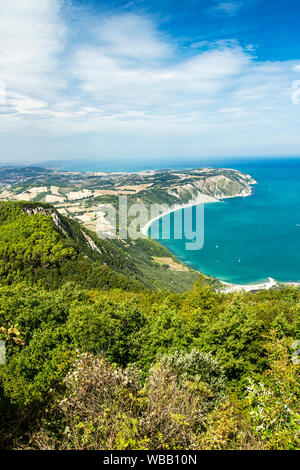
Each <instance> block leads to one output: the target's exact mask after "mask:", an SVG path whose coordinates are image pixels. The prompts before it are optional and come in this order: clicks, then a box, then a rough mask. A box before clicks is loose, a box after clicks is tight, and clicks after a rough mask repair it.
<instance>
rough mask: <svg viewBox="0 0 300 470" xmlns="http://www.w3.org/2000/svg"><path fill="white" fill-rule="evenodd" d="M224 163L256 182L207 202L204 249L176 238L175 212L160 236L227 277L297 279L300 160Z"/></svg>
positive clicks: (195, 263)
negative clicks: (167, 234) (244, 191)
mask: <svg viewBox="0 0 300 470" xmlns="http://www.w3.org/2000/svg"><path fill="white" fill-rule="evenodd" d="M224 163H225V162H222V165H221V166H223V165H224V166H227V167H228V166H230V167H231V168H236V169H238V170H241V171H244V172H246V173H249V174H251V176H252V177H253V178H254V179H255V180H256V181H257V182H258V184H257V185H254V186H253V194H252V195H251V196H249V197H237V198H232V199H225V200H224V201H222V202H218V203H212V204H205V209H204V246H203V248H202V249H201V250H199V251H186V250H185V243H186V241H187V240H185V239H182V240H174V238H173V237H172V230H173V227H172V223H173V222H174V218H172V217H171V238H170V240H162V239H160V242H161V243H162V244H163V245H165V246H166V247H167V248H168V249H169V250H170V251H171V252H172V253H174V254H175V255H176V256H177V258H179V259H180V260H181V261H183V262H184V263H186V264H188V265H189V266H191V267H193V268H195V269H197V270H199V271H201V272H203V273H205V274H208V275H211V276H214V277H217V278H219V279H221V280H223V281H227V282H233V283H237V284H247V283H252V282H256V281H261V280H266V279H267V278H268V277H272V278H274V279H276V280H277V281H281V282H288V281H298V282H299V281H300V160H286V159H285V160H274V161H257V160H256V161H252V162H251V161H248V162H243V163H241V162H230V163H231V165H228V164H227V165H226V164H224ZM228 163H229V162H228ZM219 165H220V164H219ZM219 165H218V166H219ZM215 166H217V165H215ZM192 212H193V213H194V216H195V211H190V215H189V217H191V213H192ZM187 216H188V215H187ZM172 221H173V222H172Z"/></svg>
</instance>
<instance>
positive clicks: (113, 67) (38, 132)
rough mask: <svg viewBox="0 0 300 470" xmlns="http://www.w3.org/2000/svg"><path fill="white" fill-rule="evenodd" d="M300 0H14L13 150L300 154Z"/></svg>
mask: <svg viewBox="0 0 300 470" xmlns="http://www.w3.org/2000/svg"><path fill="white" fill-rule="evenodd" d="M299 16H300V2H299V1H298V0H236V1H233V0H227V1H226V0H224V1H222V0H185V1H184V2H183V1H182V2H179V1H178V0H176V1H172V0H160V1H158V0H148V1H143V0H127V1H126V0H125V1H122V0H115V1H114V0H110V1H96V0H93V1H92V0H85V1H83V0H9V1H8V0H4V1H3V0H2V1H1V3H0V149H1V153H0V163H29V162H32V163H35V162H44V161H51V160H53V161H58V160H72V161H74V160H80V161H84V160H86V161H98V162H99V161H105V162H110V161H114V162H118V161H121V160H122V162H126V160H131V161H132V160H133V161H134V160H136V161H137V162H139V164H140V163H141V162H142V161H145V162H146V161H148V162H149V161H151V162H157V163H158V164H159V163H160V162H166V161H180V162H181V163H183V162H184V161H190V160H191V159H193V160H195V159H207V158H208V159H209V158H212V159H218V158H220V159H221V158H226V157H233V158H234V157H238V158H239V157H241V158H246V157H247V158H249V157H258V158H263V157H266V156H267V157H276V156H282V157H290V156H300V28H299Z"/></svg>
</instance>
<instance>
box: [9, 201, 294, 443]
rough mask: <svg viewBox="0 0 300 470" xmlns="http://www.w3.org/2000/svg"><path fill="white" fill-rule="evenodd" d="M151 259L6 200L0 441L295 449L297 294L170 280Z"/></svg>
mask: <svg viewBox="0 0 300 470" xmlns="http://www.w3.org/2000/svg"><path fill="white" fill-rule="evenodd" d="M91 241H92V242H93V243H92V242H91ZM94 244H95V245H94ZM95 247H96V248H97V249H95ZM153 256H160V257H164V256H169V257H170V256H171V255H170V253H168V252H167V250H166V249H165V248H163V247H160V246H159V245H158V244H157V243H155V242H152V241H147V240H139V241H136V242H135V243H132V242H130V243H126V246H125V243H124V242H122V241H120V240H119V241H116V242H115V243H113V242H112V241H103V240H97V238H96V237H95V235H93V234H92V233H91V232H88V231H86V230H84V229H82V227H80V226H79V225H78V224H77V223H75V222H74V221H70V220H68V219H65V218H63V217H61V216H59V215H58V214H57V212H56V211H55V210H54V209H53V208H52V207H51V206H47V205H41V204H38V203H1V205H0V278H1V285H0V340H2V341H4V342H5V345H6V364H5V365H0V447H1V448H6V449H11V448H15V449H119V450H125V449H219V450H222V449H298V448H299V424H300V422H299V420H300V417H299V398H300V397H299V364H297V360H296V359H297V358H296V359H295V355H294V354H293V353H294V349H293V342H294V340H295V339H296V338H299V325H300V322H299V312H300V291H299V290H298V289H297V288H295V287H284V286H283V287H281V288H280V289H271V290H269V291H260V292H256V293H239V294H233V293H230V294H223V293H220V292H218V290H217V288H218V283H214V282H213V280H211V279H207V278H206V277H205V276H202V275H200V276H197V274H196V273H193V272H176V273H175V272H174V273H173V272H172V274H174V275H175V274H178V276H185V275H189V276H193V280H195V279H196V278H197V281H196V282H195V283H194V287H193V288H192V289H189V290H186V289H184V288H180V289H177V288H176V283H177V284H178V286H179V285H180V284H182V283H183V281H182V279H185V282H186V284H188V281H187V280H186V279H187V278H186V277H181V278H179V277H178V278H177V281H176V278H175V277H168V276H169V274H167V275H166V273H168V269H164V268H163V267H161V266H159V265H157V264H156V263H153V266H152V264H151V263H152V261H151V260H152V257H153ZM156 276H157V278H156V279H155V277H156ZM159 276H161V277H159ZM165 276H166V277H165ZM180 279H181V281H180ZM171 281H173V292H172V291H171V290H170V286H172V282H171ZM191 281H192V278H190V279H189V282H191ZM174 284H175V288H174ZM210 284H211V285H210ZM168 287H169V288H168ZM181 287H182V286H181ZM176 290H177V291H176ZM292 357H293V358H294V359H293V360H292Z"/></svg>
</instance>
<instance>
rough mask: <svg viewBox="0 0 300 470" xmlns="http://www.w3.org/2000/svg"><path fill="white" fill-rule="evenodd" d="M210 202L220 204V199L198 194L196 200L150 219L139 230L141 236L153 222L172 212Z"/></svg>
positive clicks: (176, 206)
mask: <svg viewBox="0 0 300 470" xmlns="http://www.w3.org/2000/svg"><path fill="white" fill-rule="evenodd" d="M212 202H220V199H216V198H214V197H212V196H208V195H206V194H200V195H199V196H197V198H195V199H193V200H192V201H190V202H188V203H187V204H178V205H175V206H172V208H171V209H169V210H168V211H166V212H163V213H161V214H160V215H158V216H157V217H153V218H152V219H150V220H149V221H148V222H147V223H146V224H145V225H144V226H143V227H142V228H141V233H142V234H143V235H147V234H148V230H149V228H150V227H151V225H152V224H153V222H155V220H159V219H161V218H162V217H164V216H165V215H167V214H171V213H172V212H175V211H178V210H180V209H187V208H188V207H193V206H197V205H199V204H209V203H212Z"/></svg>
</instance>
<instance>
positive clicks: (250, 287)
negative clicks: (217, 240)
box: [141, 182, 300, 294]
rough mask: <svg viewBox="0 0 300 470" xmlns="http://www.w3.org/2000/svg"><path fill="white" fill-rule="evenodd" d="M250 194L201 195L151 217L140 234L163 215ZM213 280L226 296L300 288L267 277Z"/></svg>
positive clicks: (292, 283) (145, 232)
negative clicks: (239, 281)
mask: <svg viewBox="0 0 300 470" xmlns="http://www.w3.org/2000/svg"><path fill="white" fill-rule="evenodd" d="M253 184H256V182H255V183H253ZM251 194H252V191H251V192H249V193H247V194H246V193H244V194H238V195H236V196H224V197H222V198H220V199H217V198H214V197H212V196H208V195H206V194H201V195H199V196H198V197H197V198H196V199H194V200H193V201H191V202H189V203H187V204H178V206H177V205H175V206H173V207H172V208H171V209H170V210H168V211H166V212H163V213H162V214H160V215H158V216H156V217H153V218H152V219H150V220H149V221H148V222H147V223H146V224H145V225H144V226H143V227H142V228H141V233H142V234H143V235H144V236H146V237H148V230H149V228H150V227H151V225H152V224H153V222H155V221H156V220H159V219H161V218H162V217H164V216H165V215H168V214H171V213H172V212H176V211H177V210H180V209H187V208H188V207H193V206H196V205H200V204H210V203H216V202H222V200H224V199H230V198H235V197H248V196H251ZM174 256H175V258H176V255H174ZM176 259H177V258H176ZM179 262H180V263H181V264H184V265H185V266H187V267H188V268H189V269H191V268H190V267H189V266H188V265H187V264H185V263H182V262H181V261H180V260H179ZM197 272H199V274H200V273H201V274H204V275H205V273H203V272H201V271H197ZM215 279H217V280H218V281H219V282H220V283H221V284H222V285H223V286H224V287H223V289H221V291H222V292H223V293H226V294H227V293H232V292H255V291H258V290H269V289H271V288H273V287H275V286H277V285H285V286H296V287H300V282H278V281H276V280H275V279H273V278H271V277H269V278H268V280H267V281H258V282H253V283H251V284H233V283H230V282H225V281H222V280H221V279H218V278H215Z"/></svg>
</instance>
